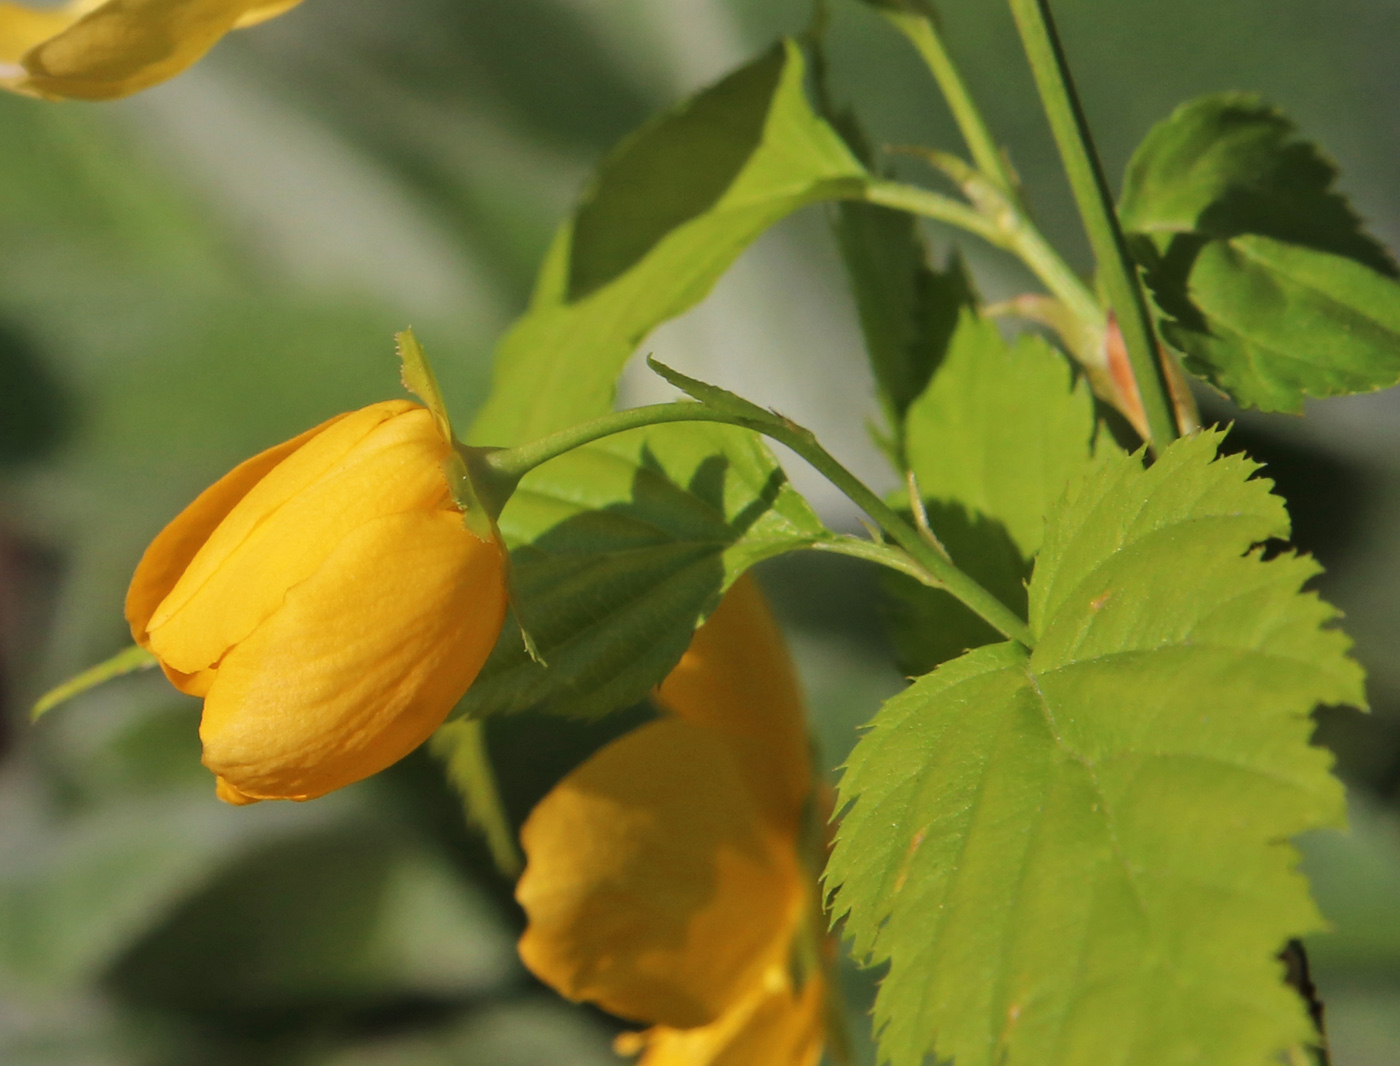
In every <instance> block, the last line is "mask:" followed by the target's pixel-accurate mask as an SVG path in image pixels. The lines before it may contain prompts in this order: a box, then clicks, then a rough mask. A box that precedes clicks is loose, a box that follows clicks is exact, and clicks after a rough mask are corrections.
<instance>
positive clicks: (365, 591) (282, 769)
mask: <svg viewBox="0 0 1400 1066" xmlns="http://www.w3.org/2000/svg"><path fill="white" fill-rule="evenodd" d="M451 448H452V446H451V444H450V443H449V442H448V441H447V440H445V439H444V437H443V434H442V431H441V430H440V429H439V428H438V425H437V423H436V422H435V421H434V419H433V417H432V415H431V414H429V412H428V411H427V410H426V409H424V408H422V407H420V406H418V405H417V404H414V403H410V402H409V401H407V400H391V401H387V402H384V403H377V404H373V405H372V406H370V407H366V408H364V409H363V410H360V411H354V412H352V413H350V414H344V415H340V416H338V417H336V418H333V419H331V420H330V421H328V422H325V423H323V424H322V425H320V426H317V427H316V428H315V429H312V430H310V431H308V432H306V433H303V434H302V435H301V436H299V437H297V438H295V439H294V440H290V441H287V442H286V443H285V444H280V445H278V446H277V447H275V448H270V449H268V450H267V451H265V452H263V453H262V454H261V455H257V456H255V457H254V458H252V459H249V460H248V461H247V462H245V463H243V464H241V465H240V466H238V467H236V468H235V469H234V470H232V471H231V472H230V473H228V474H227V475H225V476H224V477H223V478H221V479H220V480H219V481H218V482H216V483H215V484H214V485H212V486H211V487H210V488H208V489H206V490H205V491H204V492H203V493H202V494H200V496H199V497H198V498H197V499H196V500H195V501H194V502H193V503H192V504H190V505H189V506H188V507H187V508H185V510H184V511H183V512H182V513H181V514H180V515H179V516H178V517H177V518H176V519H175V520H174V521H173V522H171V523H170V525H168V526H167V527H166V528H165V529H164V531H162V532H161V533H160V535H159V536H157V537H156V539H155V540H154V541H153V542H152V543H151V546H150V547H149V548H147V549H146V553H145V555H144V556H143V557H142V559H141V562H140V565H139V566H138V567H137V568H136V574H135V576H134V577H133V578H132V581H131V588H130V591H129V592H128V593H127V600H126V617H127V620H128V622H130V624H131V632H132V636H133V637H134V638H135V640H136V642H137V643H138V644H140V645H141V646H142V647H143V648H145V649H147V650H148V651H150V652H151V653H152V654H153V655H155V657H156V658H157V660H158V661H159V663H160V666H161V668H162V669H163V670H164V671H165V674H166V676H167V677H169V678H170V680H171V682H173V683H174V685H175V687H176V688H178V689H180V690H181V691H182V692H186V693H189V694H190V695H194V696H202V697H203V698H204V713H203V716H202V718H201V720H200V727H199V735H200V740H201V742H202V743H203V746H204V764H205V765H206V766H208V767H209V769H211V770H212V771H213V772H214V773H215V775H216V776H217V791H218V795H219V796H220V798H222V799H224V800H227V801H228V802H230V803H252V802H254V801H256V800H264V799H296V800H305V799H312V798H315V797H317V796H321V795H324V794H325V793H327V792H330V791H332V790H334V789H337V788H341V787H342V786H344V785H348V784H350V783H351V782H354V781H358V780H360V779H361V778H365V777H368V776H370V775H371V774H374V773H377V772H378V771H380V770H382V769H384V768H385V767H387V766H389V765H390V764H391V763H394V762H397V761H398V760H399V759H401V758H402V757H403V756H405V755H407V754H408V753H409V752H410V751H412V750H413V749H414V748H416V747H417V746H418V745H419V744H421V743H422V742H423V741H424V740H426V739H427V738H428V737H429V735H431V734H432V732H433V731H434V730H435V729H437V727H438V726H439V725H441V724H442V722H443V720H444V719H445V718H446V716H447V714H448V712H449V711H451V709H452V707H453V705H454V704H455V703H456V702H457V701H458V700H459V699H460V698H461V697H462V695H463V693H465V692H466V690H467V688H468V687H469V686H470V685H471V683H472V681H473V680H474V679H475V678H476V675H477V673H478V671H480V669H481V666H482V664H483V663H484V662H485V661H486V657H487V655H488V654H489V653H490V651H491V648H492V646H493V645H494V644H495V642H496V638H497V636H498V635H499V634H500V631H501V626H502V624H503V623H504V619H505V611H506V599H507V595H506V552H505V549H504V547H503V546H502V544H501V543H500V541H499V539H497V538H496V537H495V536H493V535H491V534H492V532H493V530H494V527H493V526H492V525H491V524H490V523H489V522H487V523H485V530H486V532H483V529H482V527H483V523H481V522H475V523H471V524H472V525H473V526H475V527H477V528H476V530H475V531H473V529H469V528H468V523H466V521H465V519H464V515H463V512H462V510H461V509H460V508H459V506H458V504H457V503H456V502H454V499H453V496H452V493H451V492H450V490H449V487H448V481H447V475H446V473H445V471H444V463H445V462H446V461H447V460H448V458H449V456H450V455H451Z"/></svg>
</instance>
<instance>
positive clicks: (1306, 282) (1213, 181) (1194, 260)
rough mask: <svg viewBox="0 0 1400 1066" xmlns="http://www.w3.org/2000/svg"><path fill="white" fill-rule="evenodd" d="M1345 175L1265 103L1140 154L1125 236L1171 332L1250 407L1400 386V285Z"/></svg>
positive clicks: (1167, 129) (1189, 125) (1215, 100)
mask: <svg viewBox="0 0 1400 1066" xmlns="http://www.w3.org/2000/svg"><path fill="white" fill-rule="evenodd" d="M1336 177H1337V169H1336V167H1335V166H1334V165H1333V163H1332V162H1331V160H1329V159H1327V158H1326V157H1325V156H1323V155H1322V153H1321V152H1319V151H1318V149H1317V148H1316V147H1314V146H1313V145H1311V144H1309V143H1308V142H1306V141H1303V140H1301V139H1299V138H1298V136H1297V130H1296V128H1295V127H1294V125H1293V123H1292V122H1290V121H1289V120H1288V119H1287V118H1285V117H1284V116H1283V115H1281V114H1280V113H1279V112H1277V111H1275V110H1273V109H1271V108H1269V107H1267V106H1265V105H1264V104H1262V103H1261V102H1260V101H1259V100H1258V99H1257V98H1256V97H1253V96H1245V95H1241V94H1237V93H1229V94H1224V95H1220V96H1210V97H1205V98H1204V99H1201V100H1197V101H1194V102H1192V103H1189V104H1186V105H1184V106H1183V107H1181V108H1179V109H1178V110H1177V111H1176V113H1175V114H1173V115H1172V116H1171V118H1169V119H1168V120H1167V121H1165V122H1163V123H1160V124H1159V125H1157V126H1156V127H1155V128H1154V129H1153V130H1152V131H1151V132H1150V133H1149V134H1148V136H1147V138H1146V140H1144V142H1143V143H1142V145H1141V147H1139V148H1138V150H1137V152H1136V153H1135V155H1134V156H1133V159H1132V162H1131V163H1130V164H1129V167H1128V175H1127V180H1126V182H1125V186H1124V192H1123V202H1122V217H1123V225H1124V228H1125V229H1126V230H1128V231H1129V232H1130V233H1131V234H1133V235H1134V236H1133V237H1132V244H1133V247H1134V250H1135V252H1136V254H1137V256H1138V259H1139V260H1140V261H1141V262H1142V263H1143V265H1144V266H1145V267H1146V268H1147V271H1148V281H1149V284H1150V285H1151V287H1152V290H1153V295H1154V297H1155V298H1156V301H1157V304H1158V306H1159V308H1160V309H1161V310H1162V312H1163V313H1164V315H1165V318H1166V320H1165V321H1164V323H1163V329H1162V332H1163V335H1164V336H1165V337H1166V339H1167V340H1168V341H1169V342H1170V343H1171V344H1173V345H1174V346H1176V347H1177V348H1178V349H1180V350H1181V352H1182V353H1183V354H1184V355H1185V356H1186V357H1187V358H1186V365H1187V367H1188V369H1190V370H1191V371H1192V372H1193V373H1196V374H1199V375H1200V376H1202V377H1205V378H1206V379H1208V380H1209V381H1211V382H1212V383H1214V384H1215V385H1216V386H1218V387H1219V388H1221V389H1222V390H1224V391H1225V392H1226V393H1228V394H1229V395H1230V397H1231V398H1233V399H1234V400H1235V401H1236V402H1237V403H1239V404H1241V405H1243V406H1248V407H1259V408H1261V409H1263V410H1266V411H1294V412H1296V411H1301V410H1302V409H1303V400H1304V397H1307V396H1313V397H1321V396H1335V395H1341V394H1349V393H1357V392H1370V391H1373V390H1375V389H1379V388H1385V387H1388V386H1390V385H1394V384H1395V383H1396V382H1397V381H1400V332H1397V330H1396V322H1397V311H1400V284H1397V283H1396V282H1395V281H1394V280H1392V279H1393V278H1395V276H1396V274H1397V270H1396V266H1395V262H1394V260H1393V259H1392V258H1391V256H1390V254H1389V253H1388V252H1387V251H1386V250H1385V249H1384V248H1383V247H1382V246H1381V245H1380V244H1379V243H1378V242H1377V241H1376V240H1375V239H1374V238H1372V237H1371V236H1370V235H1368V234H1367V233H1366V232H1365V231H1364V230H1363V228H1362V223H1361V220H1360V218H1359V217H1358V216H1357V215H1356V213H1355V212H1354V211H1353V210H1352V208H1351V205H1350V204H1349V203H1348V202H1347V201H1346V199H1345V198H1344V197H1343V196H1342V195H1341V194H1339V193H1338V192H1336V191H1335V189H1334V188H1333V184H1334V182H1335V180H1336Z"/></svg>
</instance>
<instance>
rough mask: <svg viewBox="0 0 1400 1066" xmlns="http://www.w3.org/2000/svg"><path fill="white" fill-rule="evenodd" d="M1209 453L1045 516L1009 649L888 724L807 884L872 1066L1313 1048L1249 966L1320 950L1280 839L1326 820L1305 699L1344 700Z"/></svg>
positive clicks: (1282, 517)
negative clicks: (1025, 624)
mask: <svg viewBox="0 0 1400 1066" xmlns="http://www.w3.org/2000/svg"><path fill="white" fill-rule="evenodd" d="M1220 439H1221V434H1219V433H1215V432H1205V433H1201V434H1198V435H1196V436H1194V437H1191V438H1186V439H1183V440H1181V441H1178V442H1176V443H1174V444H1172V445H1171V446H1170V447H1169V448H1167V449H1166V450H1165V451H1164V452H1163V453H1162V455H1161V457H1160V458H1159V459H1158V460H1157V462H1156V463H1155V464H1154V465H1153V466H1152V468H1151V469H1149V470H1143V469H1142V466H1141V463H1140V458H1139V457H1128V456H1119V457H1115V458H1111V459H1108V460H1105V461H1104V462H1102V463H1101V464H1096V466H1095V468H1094V469H1093V470H1092V471H1090V472H1089V473H1088V475H1087V476H1085V477H1084V478H1082V479H1080V480H1078V481H1077V482H1076V483H1074V484H1073V485H1072V486H1071V488H1070V490H1069V492H1068V494H1067V496H1066V497H1065V498H1064V499H1063V500H1062V501H1061V502H1060V503H1059V504H1057V505H1056V507H1055V508H1054V509H1053V510H1052V512H1051V514H1050V517H1049V520H1048V522H1047V527H1046V533H1045V538H1044V545H1043V547H1042V549H1041V552H1040V556H1039V559H1038V561H1037V565H1036V569H1035V574H1034V576H1033V577H1032V580H1031V586H1030V594H1029V599H1030V621H1031V626H1032V629H1033V631H1034V633H1035V636H1036V638H1037V643H1036V647H1035V650H1034V651H1033V652H1030V653H1028V652H1026V651H1024V650H1023V649H1021V648H1019V647H1018V646H1016V645H1013V644H998V645H992V646H989V647H985V648H979V649H977V650H975V651H972V652H969V653H968V654H967V655H964V656H963V657H961V658H959V659H956V660H954V661H953V662H950V663H948V664H946V665H944V666H942V667H941V668H939V669H938V670H937V671H935V672H934V673H932V674H929V675H927V676H925V677H922V678H920V679H919V680H918V681H917V682H916V683H915V684H914V685H913V686H912V687H911V688H909V689H908V690H906V691H905V692H904V693H902V694H901V695H899V696H896V697H895V698H894V699H892V700H890V701H889V702H888V703H887V704H886V705H885V706H884V708H883V709H882V710H881V711H880V713H879V715H878V716H877V717H876V718H875V720H874V722H873V724H872V728H871V730H870V731H869V732H868V733H867V734H866V735H865V737H864V738H863V739H862V740H861V741H860V743H859V744H858V745H857V747H856V749H855V751H854V752H853V754H852V756H851V758H850V760H849V761H848V763H847V766H846V771H845V774H844V777H843V779H842V781H841V786H840V795H841V801H842V804H843V805H846V806H848V807H849V810H848V812H847V814H846V816H845V818H844V819H843V822H842V825H841V829H840V832H839V835H838V838H837V843H836V846H835V851H834V853H833V855H832V859H831V863H830V866H829V868H828V872H827V878H828V884H829V885H830V887H831V888H832V889H834V891H835V905H834V910H833V913H834V914H835V915H836V916H838V917H841V916H844V917H845V920H846V926H845V928H846V932H847V934H848V935H849V936H851V937H852V938H853V939H854V941H855V948H856V951H857V953H858V954H859V955H861V956H864V957H865V958H866V959H867V960H868V961H870V962H872V963H879V962H888V963H889V972H888V976H887V977H886V978H885V980H884V982H883V984H882V985H881V988H880V993H879V997H878V999H877V1002H876V1008H875V1016H876V1025H877V1027H878V1028H879V1030H880V1034H881V1035H880V1041H881V1051H882V1055H883V1056H884V1058H885V1059H886V1060H888V1061H890V1062H892V1063H894V1064H895V1066H918V1064H920V1063H922V1062H924V1061H925V1056H926V1054H929V1053H932V1054H933V1055H935V1056H936V1057H937V1059H938V1060H940V1061H943V1060H948V1059H951V1060H953V1061H956V1062H957V1063H958V1066H991V1064H993V1063H995V1064H997V1066H1030V1064H1035V1066H1069V1064H1071V1063H1073V1064H1080V1063H1122V1064H1127V1063H1131V1064H1132V1066H1158V1064H1162V1066H1165V1064H1167V1063H1173V1064H1176V1063H1186V1062H1199V1063H1206V1062H1208V1063H1211V1064H1212V1066H1237V1064H1238V1066H1262V1064H1264V1063H1267V1062H1271V1061H1274V1056H1275V1055H1276V1053H1278V1052H1280V1051H1282V1050H1283V1049H1285V1048H1288V1047H1291V1046H1294V1045H1296V1044H1298V1043H1300V1042H1303V1041H1305V1040H1307V1039H1309V1037H1310V1023H1309V1020H1308V1018H1307V1016H1306V1014H1305V1012H1304V1010H1303V1007H1302V1004H1301V1002H1300V1001H1299V999H1298V998H1297V997H1296V996H1295V995H1294V993H1293V992H1292V991H1291V990H1290V989H1288V988H1287V987H1286V986H1285V985H1284V983H1283V979H1282V978H1283V971H1282V966H1281V964H1280V963H1279V962H1278V961H1277V958H1276V955H1277V953H1278V951H1279V950H1280V949H1281V948H1282V946H1283V944H1284V942H1285V941H1286V940H1288V939H1289V938H1291V937H1295V936H1300V935H1302V934H1304V933H1307V932H1310V931H1314V930H1318V929H1320V928H1322V926H1323V923H1322V919H1321V916H1320V915H1319V914H1318V913H1317V910H1316V908H1315V906H1314V905H1313V902H1312V900H1311V898H1310V897H1309V894H1308V890H1307V883H1306V881H1305V880H1304V879H1303V878H1302V877H1301V875H1299V874H1298V873H1297V872H1296V870H1295V866H1296V862H1297V854H1296V852H1295V851H1294V849H1293V847H1292V846H1291V845H1290V844H1289V843H1288V842H1287V841H1288V838H1289V837H1291V836H1294V835H1295V834H1298V833H1301V832H1303V831H1304V830H1307V829H1311V828H1314V827H1318V826H1324V825H1336V824H1338V823H1340V822H1341V821H1342V819H1343V817H1344V801H1343V795H1342V789H1341V786H1340V784H1339V783H1338V782H1337V781H1336V780H1335V779H1334V778H1333V777H1332V776H1331V774H1330V773H1329V765H1330V762H1331V759H1330V756H1329V755H1328V754H1327V753H1326V752H1325V751H1323V750H1321V749H1318V748H1314V747H1311V746H1310V745H1309V743H1308V738H1309V735H1310V733H1311V728H1312V726H1311V722H1310V721H1309V718H1308V715H1309V712H1310V711H1311V710H1312V708H1313V707H1314V706H1315V705H1316V704H1318V703H1342V702H1350V703H1357V704H1360V703H1361V702H1362V701H1363V699H1364V695H1363V691H1362V675H1361V671H1360V669H1359V667H1357V666H1356V664H1355V663H1354V662H1352V661H1351V660H1350V659H1349V658H1348V657H1347V654H1346V652H1347V648H1348V647H1349V641H1348V640H1347V638H1346V636H1345V635H1344V634H1342V633H1341V632H1340V631H1338V630H1335V629H1331V628H1327V626H1328V624H1329V623H1330V622H1331V621H1333V620H1334V619H1335V617H1336V611H1335V610H1334V609H1333V608H1332V607H1331V606H1329V605H1328V604H1326V603H1324V602H1323V601H1322V600H1320V599H1318V598H1317V596H1316V595H1314V594H1312V593H1304V592H1301V591H1300V589H1301V587H1302V585H1303V584H1304V582H1306V581H1307V580H1308V579H1309V578H1311V577H1312V576H1314V575H1315V574H1316V573H1317V572H1318V567H1317V565H1316V564H1315V563H1314V562H1313V561H1312V560H1311V559H1308V558H1304V557H1299V556H1296V555H1293V554H1291V553H1284V554H1280V555H1278V556H1277V557H1275V558H1272V559H1267V560H1266V559H1265V558H1264V556H1263V555H1262V554H1261V553H1260V552H1259V551H1258V550H1257V548H1255V547H1254V546H1256V545H1258V544H1259V543H1260V542H1262V541H1264V540H1267V539H1269V538H1275V537H1284V536H1286V535H1287V533H1288V517H1287V513H1286V511H1285V509H1284V505H1283V501H1282V500H1281V499H1279V498H1278V497H1276V496H1273V495H1271V493H1270V491H1269V489H1270V483H1269V482H1268V481H1265V480H1263V479H1251V478H1250V475H1251V474H1252V473H1253V472H1254V471H1255V470H1256V469H1257V467H1256V466H1255V464H1253V463H1251V462H1249V461H1248V460H1247V459H1244V458H1242V457H1238V456H1235V457H1229V458H1223V459H1215V455H1216V449H1217V447H1218V445H1219V442H1220Z"/></svg>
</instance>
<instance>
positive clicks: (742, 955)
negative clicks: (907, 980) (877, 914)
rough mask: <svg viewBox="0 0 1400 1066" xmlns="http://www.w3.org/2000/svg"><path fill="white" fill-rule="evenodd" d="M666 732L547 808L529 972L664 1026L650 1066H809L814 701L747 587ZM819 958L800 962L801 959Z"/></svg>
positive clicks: (694, 653) (814, 1037) (706, 632)
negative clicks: (810, 726)
mask: <svg viewBox="0 0 1400 1066" xmlns="http://www.w3.org/2000/svg"><path fill="white" fill-rule="evenodd" d="M657 703H658V704H659V706H660V707H661V708H662V710H663V712H664V713H663V714H662V716H661V718H660V719H659V720H657V721H655V722H652V723H650V724H648V725H646V726H643V727H642V728H640V729H638V730H636V731H634V732H632V733H630V734H628V735H627V736H624V737H622V738H621V739H619V740H617V741H614V742H613V743H611V744H609V745H608V746H606V747H605V748H603V749H602V750H601V751H599V752H598V753H597V754H595V755H594V756H593V757H592V758H590V759H589V760H588V761H587V762H585V763H584V764H583V765H582V766H580V767H579V768H578V769H577V770H575V771H574V772H573V773H571V774H569V775H568V776H567V777H566V778H565V779H564V780H563V781H561V782H560V783H559V785H557V786H556V787H555V789H554V790H553V791H552V792H551V793H550V794H549V795H548V796H546V797H545V799H544V800H543V801H541V802H540V804H539V805H538V806H537V807H536V808H535V810H534V812H533V813H532V814H531V816H530V818H529V819H528V820H527V822H526V823H525V826H524V828H523V829H522V832H521V841H522V843H523V845H524V848H525V852H526V855H527V858H528V864H527V866H526V870H525V873H524V875H523V877H522V878H521V880H520V883H519V886H518V888H517V898H518V899H519V900H520V902H521V905H522V906H523V907H524V909H525V912H526V914H527V916H528V917H529V926H528V928H527V929H526V932H525V935H524V936H523V937H522V939H521V943H520V951H521V957H522V958H523V959H524V960H525V962H526V964H527V965H528V966H529V967H530V969H531V970H532V971H533V972H534V973H535V974H536V975H538V976H539V977H540V978H541V979H542V980H544V981H546V982H547V983H549V984H550V985H552V986H553V987H555V988H557V989H558V990H559V991H561V992H562V993H563V994H564V995H566V996H569V997H570V998H573V999H578V1000H586V1001H589V1002H593V1003H597V1004H599V1005H601V1006H603V1007H605V1008H606V1009H608V1010H610V1011H612V1012H613V1013H615V1014H619V1015H621V1016H623V1017H625V1018H629V1019H633V1020H636V1021H639V1022H643V1023H647V1024H649V1025H650V1026H651V1027H650V1028H649V1029H647V1030H645V1031H644V1032H641V1033H635V1034H631V1035H629V1036H628V1037H626V1038H624V1040H623V1041H622V1042H621V1044H620V1046H621V1047H622V1048H623V1049H624V1050H629V1051H634V1052H635V1051H645V1055H644V1057H643V1059H642V1063H643V1066H811V1064H812V1063H814V1062H815V1061H816V1060H817V1059H818V1058H819V1057H820V1054H821V1049H822V1045H823V1042H824V1038H825V1024H824V1018H825V1011H826V984H825V979H824V976H823V973H822V970H821V966H820V965H816V966H812V965H802V964H800V962H799V960H800V959H801V958H803V957H807V958H814V957H817V956H819V955H820V951H813V950H810V949H811V948H812V947H813V945H811V944H804V942H803V939H802V938H804V937H807V938H811V937H813V936H815V935H816V934H814V933H813V932H812V929H813V928H814V925H813V923H812V921H811V918H812V917H813V915H812V910H813V909H814V908H815V907H816V906H817V903H816V900H817V895H816V892H815V891H814V883H813V877H814V872H813V871H812V870H810V869H809V868H808V867H807V865H806V864H804V862H803V856H802V854H801V851H800V847H799V837H800V834H801V832H802V827H803V820H804V817H805V816H806V812H807V810H808V804H809V799H810V794H811V791H812V771H811V763H810V757H809V754H808V746H807V739H806V733H805V729H804V723H803V712H802V701H801V697H800V694H799V690H798V686H797V680H796V676H795V674H794V672H793V670H792V665H791V662H790V661H789V659H788V656H787V652H786V649H785V647H784V645H783V642H782V635H781V632H780V630H779V629H778V626H777V623H776V621H775V620H774V619H773V617H772V615H771V613H770V611H769V609H768V606H767V604H766V602H765V601H764V599H763V596H762V594H761V593H760V592H759V591H758V588H757V586H756V585H754V584H753V583H752V581H751V580H749V579H747V578H745V579H741V580H740V581H739V582H738V583H736V584H735V586H734V587H733V588H732V589H731V590H730V591H729V593H728V594H727V595H726V597H725V599H724V601H723V602H722V603H721V605H720V607H719V609H718V610H717V611H716V612H715V613H714V615H712V616H711V618H710V620H709V621H708V622H706V624H705V625H704V626H702V627H701V628H700V629H699V630H698V631H697V632H696V634H695V637H694V639H693V640H692V643H691V647H690V649H689V650H688V651H687V653H686V655H685V657H684V658H683V659H682V661H681V663H680V664H679V665H677V667H676V668H675V669H674V670H673V671H672V673H671V674H670V675H669V676H668V678H667V679H666V681H665V683H664V684H663V685H662V686H661V687H660V688H659V689H658V692H657ZM804 947H805V948H807V949H809V950H806V951H805V952H804V950H802V949H803V948H804Z"/></svg>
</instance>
